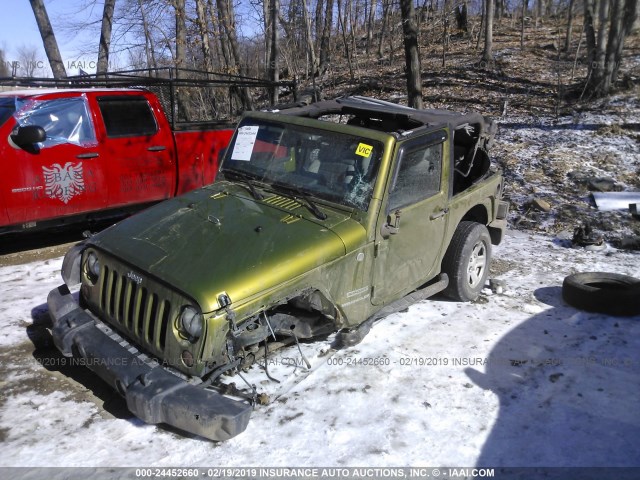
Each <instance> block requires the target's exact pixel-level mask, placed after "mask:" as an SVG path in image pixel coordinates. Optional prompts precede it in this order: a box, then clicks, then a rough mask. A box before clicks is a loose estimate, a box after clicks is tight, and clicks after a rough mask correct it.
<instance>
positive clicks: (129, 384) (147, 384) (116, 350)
mask: <svg viewBox="0 0 640 480" xmlns="http://www.w3.org/2000/svg"><path fill="white" fill-rule="evenodd" d="M47 303H48V305H49V313H50V315H51V319H52V321H53V329H52V334H53V340H54V343H55V346H56V347H57V348H58V350H60V351H61V352H62V354H63V355H65V356H67V357H70V356H76V357H79V358H82V359H84V361H83V362H82V363H83V364H84V365H86V366H87V367H88V368H90V369H91V370H92V371H94V372H95V373H96V374H98V376H100V378H102V379H103V380H104V381H106V382H107V383H109V384H110V385H111V386H112V387H113V388H115V389H116V390H117V391H118V392H119V393H120V394H121V395H122V396H124V398H125V399H126V401H127V407H128V408H129V410H130V411H131V413H133V414H134V415H135V416H136V417H138V418H140V419H141V420H143V421H144V422H146V423H150V424H159V423H165V424H168V425H171V426H173V427H176V428H178V429H180V430H184V431H186V432H190V433H193V434H196V435H200V436H202V437H205V438H208V439H211V440H216V441H222V440H228V439H229V438H231V437H235V436H236V435H238V434H240V433H242V432H243V431H244V430H245V429H246V428H247V424H248V423H249V417H250V416H251V411H252V406H251V405H250V404H249V403H246V402H242V401H237V400H233V399H231V398H228V397H225V396H223V395H221V394H220V393H218V392H215V391H212V390H206V389H204V388H201V387H198V386H197V385H192V384H190V383H188V382H187V381H185V380H183V379H182V378H179V377H178V376H176V375H174V374H172V373H170V372H168V371H167V370H165V369H164V368H162V367H160V366H153V365H149V362H145V361H144V360H142V359H141V358H140V357H139V356H138V355H136V354H135V353H131V352H130V351H129V350H128V349H127V347H125V346H122V345H121V344H120V343H118V342H116V341H115V340H113V339H112V338H110V337H109V336H108V335H107V334H105V333H104V332H103V331H101V330H100V329H99V328H98V327H97V326H96V322H95V320H94V319H93V317H92V316H91V315H89V314H88V313H87V312H85V311H84V310H83V309H81V308H80V307H79V305H78V304H77V302H76V301H75V299H74V298H73V296H72V295H71V294H70V292H69V289H68V288H67V286H66V285H62V286H60V287H58V288H56V289H54V290H52V291H51V292H50V293H49V297H48V299H47Z"/></svg>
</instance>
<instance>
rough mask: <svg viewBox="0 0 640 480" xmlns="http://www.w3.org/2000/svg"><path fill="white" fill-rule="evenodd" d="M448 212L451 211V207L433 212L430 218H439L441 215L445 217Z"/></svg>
mask: <svg viewBox="0 0 640 480" xmlns="http://www.w3.org/2000/svg"><path fill="white" fill-rule="evenodd" d="M447 213H449V209H448V208H445V209H443V210H440V211H439V212H438V213H434V214H432V215H431V216H430V217H429V219H430V220H436V219H438V218H440V217H444V216H445V215H446V214H447Z"/></svg>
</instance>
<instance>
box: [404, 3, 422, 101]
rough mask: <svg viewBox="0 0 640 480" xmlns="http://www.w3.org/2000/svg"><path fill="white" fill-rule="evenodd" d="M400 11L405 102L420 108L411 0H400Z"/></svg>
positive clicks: (419, 82)
mask: <svg viewBox="0 0 640 480" xmlns="http://www.w3.org/2000/svg"><path fill="white" fill-rule="evenodd" d="M400 11H401V13H402V33H403V37H404V56H405V62H406V67H405V68H406V74H407V99H408V102H407V103H408V105H409V106H410V107H413V108H422V76H421V75H422V74H421V71H420V54H419V52H418V28H417V26H416V15H415V11H414V8H413V0H400Z"/></svg>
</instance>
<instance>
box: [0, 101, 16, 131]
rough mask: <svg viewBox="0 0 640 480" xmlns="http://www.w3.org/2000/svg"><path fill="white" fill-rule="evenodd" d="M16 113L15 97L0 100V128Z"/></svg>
mask: <svg viewBox="0 0 640 480" xmlns="http://www.w3.org/2000/svg"><path fill="white" fill-rule="evenodd" d="M15 111H16V97H2V98H0V127H1V126H2V125H4V122H6V121H7V119H8V118H9V117H11V115H13V114H14V112H15Z"/></svg>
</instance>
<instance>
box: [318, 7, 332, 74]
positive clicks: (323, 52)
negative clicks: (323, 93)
mask: <svg viewBox="0 0 640 480" xmlns="http://www.w3.org/2000/svg"><path fill="white" fill-rule="evenodd" d="M326 1H327V4H326V9H325V15H324V26H323V28H322V38H321V39H320V67H319V68H320V71H321V72H324V71H325V70H326V68H327V65H328V64H329V61H330V59H331V55H330V48H331V43H330V42H331V26H332V25H333V0H326Z"/></svg>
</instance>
